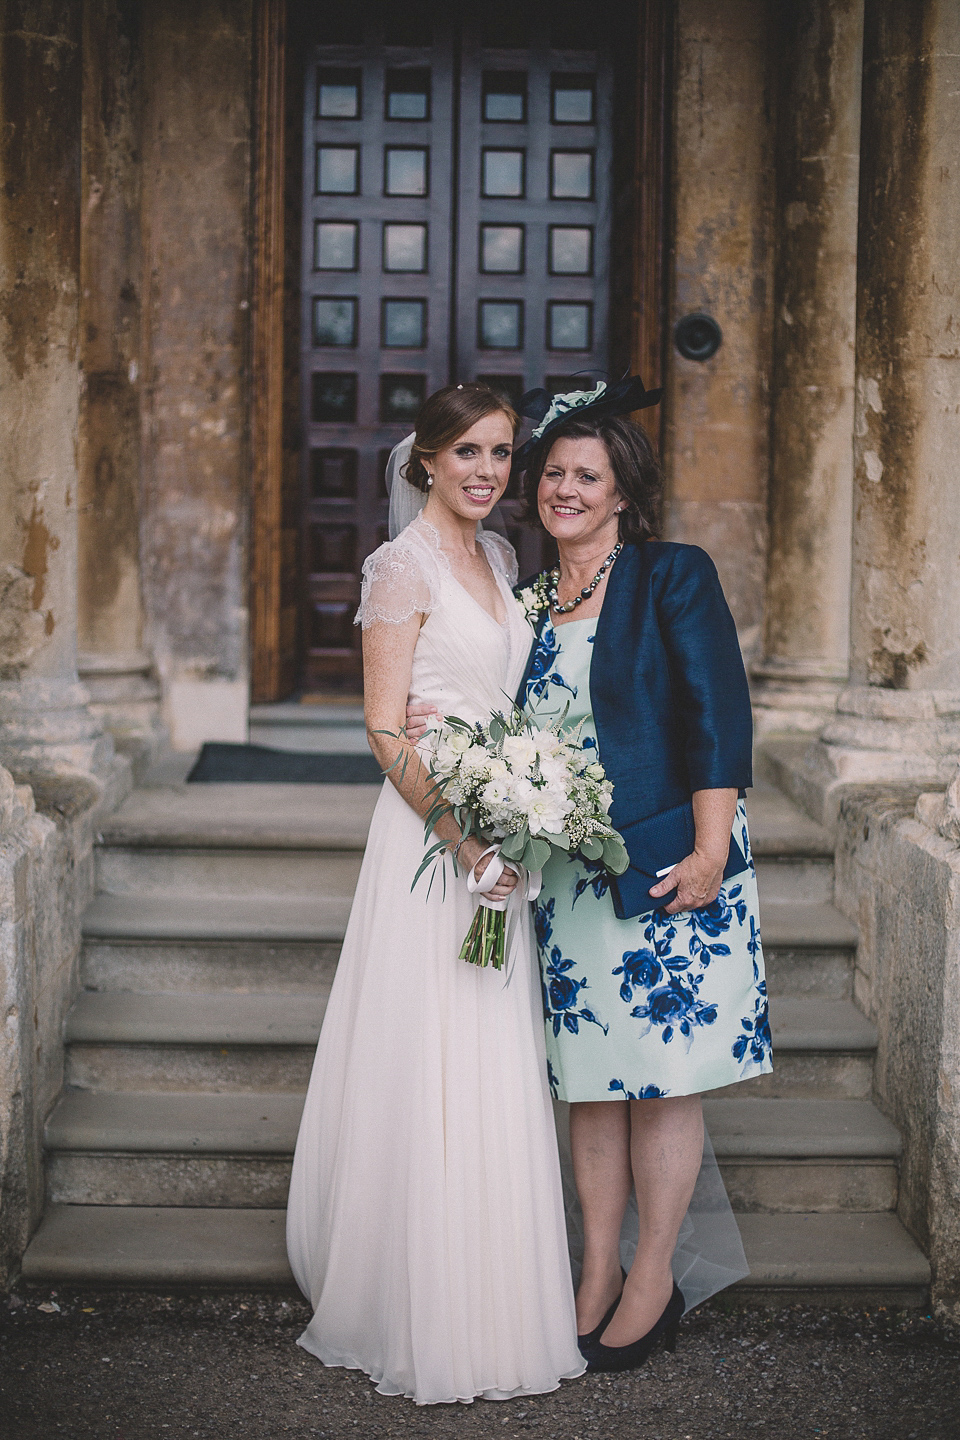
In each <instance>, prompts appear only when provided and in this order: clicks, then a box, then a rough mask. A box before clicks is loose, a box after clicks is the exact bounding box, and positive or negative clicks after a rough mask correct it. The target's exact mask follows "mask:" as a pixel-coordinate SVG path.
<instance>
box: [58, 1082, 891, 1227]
mask: <svg viewBox="0 0 960 1440" xmlns="http://www.w3.org/2000/svg"><path fill="white" fill-rule="evenodd" d="M302 1105H303V1095H302V1093H301V1094H285V1093H278V1092H271V1093H262V1094H249V1093H198V1092H157V1091H153V1092H137V1091H129V1090H127V1091H92V1090H68V1091H66V1092H65V1093H64V1095H63V1097H62V1098H61V1100H60V1101H59V1103H58V1104H57V1106H56V1107H55V1108H54V1110H53V1113H52V1114H51V1116H50V1119H49V1120H48V1121H47V1127H46V1135H45V1142H46V1147H47V1151H48V1157H49V1195H50V1198H51V1199H55V1200H60V1201H69V1202H70V1203H96V1204H104V1203H110V1204H125V1205H129V1204H162V1203H168V1204H169V1203H179V1204H186V1205H211V1204H213V1205H216V1204H223V1203H225V1197H229V1199H230V1203H231V1205H236V1206H242V1205H263V1204H268V1203H277V1204H282V1203H283V1201H284V1197H285V1195H286V1190H285V1189H284V1186H285V1184H287V1183H288V1180H289V1165H290V1159H291V1156H292V1154H293V1148H294V1144H295V1141H296V1136H297V1128H298V1125H299V1121H300V1112H301V1109H302ZM704 1113H705V1115H706V1119H707V1125H708V1128H709V1130H710V1135H711V1139H712V1140H713V1145H714V1149H715V1150H716V1153H717V1158H718V1160H719V1162H720V1165H721V1169H722V1170H723V1173H724V1178H725V1180H726V1182H727V1187H728V1190H729V1191H730V1196H731V1203H732V1204H733V1206H734V1208H735V1209H738V1210H745V1211H753V1210H771V1211H793V1210H825V1211H829V1210H840V1209H843V1208H856V1209H858V1210H867V1209H871V1208H877V1209H889V1208H891V1207H892V1206H894V1205H895V1204H896V1160H897V1156H898V1154H899V1150H900V1137H899V1135H898V1133H897V1131H896V1130H895V1129H894V1127H893V1126H892V1125H890V1123H889V1121H887V1120H886V1119H885V1118H884V1117H883V1116H882V1115H881V1114H880V1113H879V1111H877V1110H876V1109H875V1108H874V1107H873V1106H872V1105H871V1104H870V1103H869V1102H868V1101H838V1100H826V1101H809V1100H800V1101H798V1100H746V1101H742V1100H741V1101H738V1100H710V1101H707V1102H705V1105H704ZM234 1165H236V1166H237V1169H236V1170H235V1171H234V1168H233V1167H234Z"/></svg>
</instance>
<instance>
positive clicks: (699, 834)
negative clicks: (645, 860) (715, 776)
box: [650, 790, 737, 915]
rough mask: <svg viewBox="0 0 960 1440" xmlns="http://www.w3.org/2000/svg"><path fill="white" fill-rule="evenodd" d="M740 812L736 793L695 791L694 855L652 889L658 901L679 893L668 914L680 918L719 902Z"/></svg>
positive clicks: (681, 862) (732, 791)
mask: <svg viewBox="0 0 960 1440" xmlns="http://www.w3.org/2000/svg"><path fill="white" fill-rule="evenodd" d="M736 813H737V792H736V790H694V792H693V823H694V831H695V836H696V838H695V840H694V847H693V854H692V855H688V856H687V858H686V860H681V861H680V864H679V865H674V867H673V869H672V870H671V871H670V874H669V875H665V876H664V877H663V879H662V880H661V881H660V882H659V883H658V884H656V885H654V886H653V887H652V888H651V890H650V894H651V895H652V896H653V898H654V900H659V899H660V897H661V896H662V895H669V893H670V891H671V890H674V889H675V890H676V892H677V893H676V896H675V897H674V899H673V900H671V902H670V904H669V905H668V906H667V907H666V911H667V914H668V915H677V914H678V913H679V912H680V911H681V910H699V909H700V907H701V906H702V905H709V904H710V903H711V902H712V901H714V900H716V898H717V896H718V894H719V893H720V886H721V885H722V884H723V872H724V870H725V869H726V866H727V856H728V855H729V854H730V832H731V830H732V829H733V817H734V815H736Z"/></svg>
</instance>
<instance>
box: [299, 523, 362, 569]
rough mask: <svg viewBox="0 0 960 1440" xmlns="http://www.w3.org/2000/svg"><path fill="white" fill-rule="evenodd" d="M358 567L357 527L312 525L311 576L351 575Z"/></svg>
mask: <svg viewBox="0 0 960 1440" xmlns="http://www.w3.org/2000/svg"><path fill="white" fill-rule="evenodd" d="M356 565H357V527H356V525H323V524H320V525H311V527H310V571H311V574H313V575H323V574H331V573H332V574H350V573H352V572H353V571H354V570H355V569H356Z"/></svg>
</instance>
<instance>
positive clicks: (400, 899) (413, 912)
mask: <svg viewBox="0 0 960 1440" xmlns="http://www.w3.org/2000/svg"><path fill="white" fill-rule="evenodd" d="M517 425H518V420H517V416H516V415H515V414H514V412H513V411H512V410H511V409H510V408H509V407H508V406H507V405H505V403H504V401H503V400H501V399H500V398H499V397H498V396H496V395H495V394H493V392H492V391H490V390H488V389H486V388H485V387H484V386H482V385H477V384H471V385H463V386H456V387H454V386H449V387H447V388H446V389H443V390H440V391H438V392H437V393H436V394H435V395H433V396H431V397H430V399H429V400H428V401H427V402H426V404H425V405H424V407H423V409H422V410H421V412H420V415H419V417H418V421H417V432H416V436H415V439H414V443H413V447H412V452H411V457H410V460H409V463H408V465H407V467H406V470H405V478H406V479H407V480H408V482H409V484H408V485H406V486H402V485H396V484H395V487H394V488H395V489H402V490H405V491H407V492H408V493H409V492H410V486H415V487H416V488H417V489H419V490H422V491H424V492H425V493H426V495H427V500H426V504H425V506H424V508H423V511H422V514H419V515H417V517H416V518H415V519H413V520H412V521H411V523H410V524H409V525H407V527H406V528H405V529H404V530H403V531H402V532H401V533H400V534H399V535H398V536H397V537H396V539H394V540H392V541H390V542H389V543H388V544H386V545H383V546H381V548H380V549H379V550H377V551H376V552H375V553H374V554H373V555H371V556H370V557H369V559H368V560H367V561H366V562H365V564H364V570H363V588H362V594H361V603H360V610H359V614H358V619H359V620H360V622H361V623H362V625H363V661H364V696H365V715H366V724H367V733H368V737H369V741H370V746H371V748H372V750H373V752H374V754H375V756H376V757H377V759H378V760H379V761H380V763H381V766H382V768H383V769H384V770H385V771H387V772H388V773H387V780H386V781H385V783H384V786H383V790H382V792H381V795H380V798H379V801H378V802H377V807H376V810H375V812H374V816H373V821H372V824H371V827H370V835H369V840H368V842H367V848H366V853H365V855H364V860H363V865H362V868H361V871H360V878H359V881H358V884H357V889H356V895H355V898H354V902H353V909H352V911H351V914H350V920H349V923H348V925H347V931H346V936H345V938H344V943H343V950H342V954H341V959H340V963H339V966H338V969H337V975H336V980H335V982H334V985H333V990H332V992H331V995H330V1001H329V1004H328V1007H327V1012H326V1018H325V1020H324V1024H323V1030H322V1033H321V1036H320V1043H319V1046H318V1048H317V1056H316V1061H315V1063H314V1067H313V1074H312V1077H311V1080H310V1087H309V1091H308V1093H307V1099H306V1105H305V1107H304V1111H303V1119H302V1121H301V1125H300V1134H299V1137H298V1140H297V1149H296V1155H295V1157H294V1163H293V1176H292V1179H291V1185H290V1198H289V1203H288V1210H287V1248H288V1251H289V1256H290V1264H291V1267H292V1269H293V1273H294V1276H295V1277H296V1280H297V1283H298V1284H299V1286H300V1288H301V1290H303V1292H304V1294H306V1295H307V1296H308V1297H309V1299H310V1303H311V1305H312V1306H313V1310H314V1315H313V1319H312V1320H311V1322H310V1324H309V1325H308V1327H307V1329H306V1331H305V1332H304V1334H303V1335H302V1336H301V1338H300V1342H299V1343H300V1344H301V1345H302V1346H303V1347H304V1349H306V1350H309V1351H310V1352H311V1353H312V1354H314V1355H316V1356H317V1357H318V1358H319V1359H320V1360H322V1361H323V1362H324V1364H326V1365H344V1366H347V1367H349V1368H352V1369H361V1370H364V1371H366V1373H367V1374H368V1375H369V1376H370V1377H371V1378H372V1379H373V1380H375V1381H376V1383H377V1388H378V1390H379V1391H380V1392H381V1393H383V1394H387V1395H397V1394H399V1395H407V1396H410V1397H412V1398H413V1399H415V1400H416V1401H417V1402H418V1403H420V1404H431V1403H436V1402H439V1401H454V1400H462V1401H468V1400H472V1399H474V1397H476V1396H483V1397H484V1398H486V1399H508V1398H510V1397H511V1396H514V1395H521V1394H536V1393H541V1392H544V1391H548V1390H554V1389H556V1387H557V1385H558V1384H559V1382H560V1380H561V1379H565V1378H571V1377H573V1376H576V1375H580V1374H581V1373H582V1372H583V1370H584V1368H585V1361H584V1359H583V1357H582V1356H581V1354H580V1351H579V1349H578V1346H577V1334H576V1320H575V1313H574V1302H573V1290H572V1282H571V1272H570V1261H569V1256H568V1250H567V1235H566V1230H565V1222H564V1208H563V1199H562V1194H561V1182H560V1169H559V1161H558V1155H557V1140H556V1133H555V1129H554V1119H553V1113H552V1109H551V1102H550V1096H549V1091H548V1088H547V1080H546V1062H545V1053H544V1039H543V1021H542V1014H541V1002H540V994H539V978H538V972H537V964H536V960H535V956H534V950H533V944H532V935H531V933H530V928H529V927H530V917H529V906H528V905H527V904H526V903H525V902H524V900H523V899H522V898H521V896H520V894H519V893H518V891H517V889H516V885H517V876H516V875H515V874H514V873H513V872H512V871H510V870H509V868H507V869H505V870H504V873H503V875H502V876H501V878H500V879H499V880H498V882H497V885H496V886H495V887H494V889H493V890H492V891H491V892H490V893H491V894H492V896H493V897H494V898H506V897H507V896H509V897H510V899H509V906H510V909H511V911H512V912H513V913H512V915H511V917H510V919H511V924H512V925H514V926H518V927H520V939H521V941H522V944H521V949H520V954H519V958H518V959H517V960H516V963H515V964H514V967H513V969H512V970H511V971H510V972H509V974H508V975H507V976H506V977H505V973H504V972H503V971H496V970H493V969H478V968H477V967H475V966H473V965H468V964H466V963H465V962H464V961H462V960H460V959H459V958H458V956H459V950H460V945H461V943H462V941H463V937H464V935H465V934H466V932H467V930H468V928H469V926H470V921H471V918H472V915H473V911H474V907H475V905H476V903H477V900H476V898H475V897H473V896H471V895H470V894H469V893H468V891H467V886H466V881H465V878H464V877H465V875H466V874H467V873H469V871H470V869H471V868H472V867H474V866H476V873H477V877H478V878H479V877H481V876H482V874H483V870H484V868H485V865H486V864H487V863H489V862H488V861H487V860H481V858H480V857H481V855H482V853H483V851H484V850H485V846H484V845H483V844H482V843H481V842H480V841H478V840H476V839H474V838H470V839H468V840H465V841H463V842H462V843H460V844H459V845H458V842H459V840H460V832H459V829H458V827H457V825H456V822H455V821H454V819H453V817H452V816H451V815H448V816H446V817H445V818H443V819H441V820H440V821H439V823H438V824H437V826H436V831H435V833H436V836H437V837H438V838H439V839H440V840H443V841H445V842H446V843H447V847H448V852H447V854H445V855H444V857H443V862H442V863H443V866H444V871H445V873H444V874H443V875H439V874H438V875H436V876H435V877H434V881H433V885H432V888H429V893H428V877H426V876H425V877H424V878H423V879H421V880H420V882H419V884H417V885H416V887H415V888H413V889H411V885H412V882H413V879H414V876H415V874H416V871H417V868H418V866H419V864H420V861H421V859H422V858H423V855H424V849H425V845H424V833H423V832H424V826H423V819H422V817H423V816H424V815H426V814H427V813H428V812H429V810H430V808H431V806H432V803H433V802H432V800H431V798H430V797H429V796H428V794H427V793H426V792H427V787H428V784H429V779H428V773H427V770H426V767H425V765H424V764H423V763H422V762H421V761H420V758H419V755H418V753H417V751H416V749H415V747H414V746H413V745H412V744H410V743H409V742H408V741H407V740H406V739H404V738H403V737H402V735H401V730H402V727H403V725H404V720H405V710H406V706H407V703H408V699H410V700H411V701H414V702H422V703H424V704H427V705H432V706H435V707H436V708H437V709H438V710H440V711H442V712H444V713H446V714H455V715H459V716H461V717H462V718H465V719H469V720H482V719H486V718H487V717H488V716H489V715H490V713H491V712H492V711H494V710H500V709H503V708H504V707H505V706H506V705H507V704H508V703H509V700H510V698H511V697H512V696H513V695H514V694H515V693H516V690H517V687H518V685H519V683H520V680H521V678H522V676H523V672H524V669H525V666H526V663H527V657H528V655H529V652H530V646H531V640H532V632H531V629H530V627H529V625H528V623H527V621H526V619H525V618H524V613H523V611H522V609H521V608H520V606H519V604H518V603H517V601H516V600H515V599H514V596H513V593H512V590H511V585H512V584H513V583H514V582H515V580H516V562H515V559H514V555H513V551H512V550H511V548H510V546H509V545H508V544H507V543H506V542H505V541H504V540H501V539H500V537H499V536H497V535H495V534H491V533H489V532H487V533H485V532H483V531H478V527H477V521H478V520H483V519H484V518H485V517H486V516H487V515H489V513H490V511H491V510H492V508H493V506H494V505H495V504H496V502H497V500H498V499H499V498H500V497H501V495H502V494H503V492H504V490H505V488H506V485H507V481H508V479H509V475H510V464H511V455H512V450H513V439H514V435H515V433H516V429H517ZM398 737H399V738H398ZM456 851H459V853H458V854H457V857H456V858H457V869H458V872H459V873H458V874H457V875H455V873H454V868H453V864H452V861H451V860H450V858H449V855H450V854H451V853H454V852H456ZM478 862H479V863H478Z"/></svg>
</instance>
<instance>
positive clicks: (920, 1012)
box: [837, 785, 960, 1320]
mask: <svg viewBox="0 0 960 1440" xmlns="http://www.w3.org/2000/svg"><path fill="white" fill-rule="evenodd" d="M930 798H932V797H930ZM937 798H938V800H939V797H937ZM926 799H927V797H923V798H922V799H921V802H920V805H919V806H917V804H916V790H915V789H911V788H910V787H907V786H895V785H890V786H875V787H858V788H857V789H855V790H852V791H850V792H848V794H847V795H846V796H845V798H844V799H843V801H842V803H841V806H840V817H839V825H838V848H837V903H838V905H839V906H840V907H841V909H843V910H844V911H845V912H846V913H847V914H848V915H849V916H850V918H851V919H852V920H854V921H855V922H856V924H857V925H858V926H859V929H860V947H859V950H858V958H857V973H856V998H857V1000H858V1002H859V1003H860V1005H861V1006H862V1008H863V1009H864V1010H865V1011H866V1013H867V1014H868V1015H870V1016H871V1018H872V1019H873V1020H874V1021H875V1022H876V1025H877V1029H878V1032H879V1047H878V1052H877V1063H876V1070H875V1086H876V1094H877V1099H878V1101H879V1103H880V1104H881V1106H882V1107H883V1109H884V1110H885V1111H886V1113H887V1114H888V1115H889V1116H890V1118H891V1120H893V1122H894V1123H895V1124H896V1125H897V1127H898V1128H899V1130H900V1132H901V1134H902V1135H903V1141H904V1151H903V1157H902V1161H901V1167H900V1201H899V1213H900V1216H901V1219H902V1220H903V1221H904V1223H905V1224H906V1225H907V1226H908V1227H909V1228H910V1229H911V1230H912V1231H913V1233H914V1234H915V1235H916V1236H917V1238H918V1240H919V1241H920V1244H921V1245H922V1246H923V1247H924V1249H925V1250H927V1252H928V1254H929V1256H930V1260H931V1265H932V1268H933V1277H934V1278H933V1296H934V1301H935V1303H936V1305H937V1306H938V1308H939V1309H940V1310H941V1311H942V1312H943V1313H944V1314H945V1315H947V1316H949V1317H950V1318H952V1319H954V1320H956V1319H958V1318H960V846H958V845H957V843H956V840H954V839H951V838H948V837H947V836H945V835H943V834H941V833H939V831H938V830H937V829H936V828H934V826H933V825H931V824H929V823H925V820H921V819H919V818H917V814H920V815H925V816H927V817H929V813H930V809H931V807H930V806H929V805H927V804H925V801H926ZM915 811H916V812H917V814H915Z"/></svg>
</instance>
